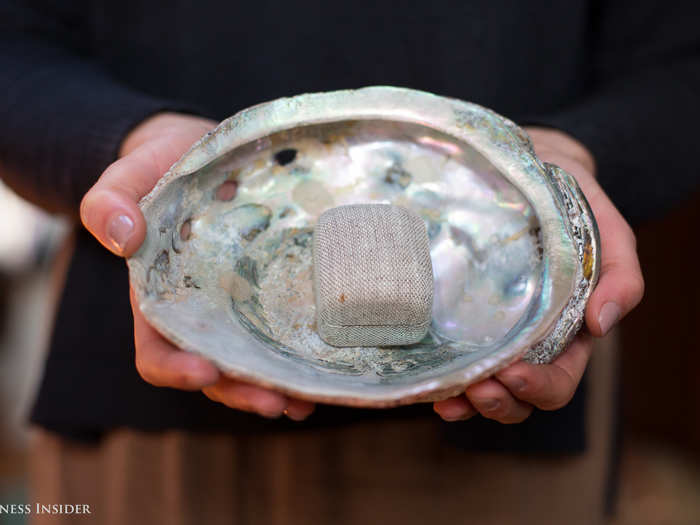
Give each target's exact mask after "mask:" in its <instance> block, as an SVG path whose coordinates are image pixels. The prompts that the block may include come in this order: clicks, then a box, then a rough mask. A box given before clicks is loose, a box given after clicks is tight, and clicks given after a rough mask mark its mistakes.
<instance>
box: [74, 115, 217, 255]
mask: <svg viewBox="0 0 700 525" xmlns="http://www.w3.org/2000/svg"><path fill="white" fill-rule="evenodd" d="M205 131H206V130H205V129H203V128H202V126H201V125H199V126H193V127H185V128H183V129H179V130H177V131H176V132H172V131H171V132H169V133H166V134H163V135H160V136H153V137H152V138H150V139H149V140H148V141H146V142H144V143H142V144H141V145H139V146H138V147H136V148H135V149H134V150H133V151H131V152H130V153H128V154H127V155H125V156H124V157H122V158H120V159H119V160H117V161H115V162H114V163H113V164H111V165H110V166H109V167H108V168H107V169H106V170H105V171H104V173H103V174H102V175H101V176H100V178H99V179H98V181H97V182H96V183H95V185H94V186H93V187H92V188H91V189H90V191H88V192H87V193H86V194H85V197H83V201H82V203H81V205H80V219H81V221H82V223H83V225H84V226H85V228H87V230H88V231H89V232H90V233H92V235H94V236H95V238H96V239H97V240H98V241H100V243H101V244H102V245H103V246H104V247H105V248H107V249H108V250H110V251H111V252H112V253H114V254H115V255H119V256H121V257H129V256H130V255H131V254H133V253H134V252H135V251H136V250H138V248H139V247H140V246H141V243H142V242H143V240H144V238H145V236H146V221H145V219H144V217H143V214H142V213H141V210H140V209H139V207H138V202H139V201H140V200H141V198H143V197H144V196H145V195H147V194H148V192H150V191H151V189H153V186H155V184H156V182H157V181H158V180H159V179H160V178H161V177H162V176H163V174H164V173H165V172H166V171H167V170H168V168H169V167H170V166H171V165H172V164H173V163H175V162H176V161H177V160H178V159H179V158H180V157H181V156H182V154H183V153H184V152H185V151H187V149H188V148H189V147H190V145H191V144H192V143H193V142H194V141H195V140H197V139H198V138H199V137H200V136H201V135H202V134H203V133H204V132H205Z"/></svg>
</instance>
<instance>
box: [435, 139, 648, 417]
mask: <svg viewBox="0 0 700 525" xmlns="http://www.w3.org/2000/svg"><path fill="white" fill-rule="evenodd" d="M527 132H528V134H529V135H530V138H531V139H532V142H533V144H534V146H535V152H536V153H537V156H538V157H539V158H540V159H542V160H544V161H547V162H550V163H552V164H556V165H557V166H559V167H561V168H563V169H564V170H565V171H567V172H568V173H570V174H571V175H573V176H574V178H575V179H576V180H577V182H578V184H579V186H580V187H581V189H582V190H583V193H584V195H585V196H586V199H588V202H589V204H590V206H591V209H592V210H593V214H594V216H595V218H596V221H597V222H598V227H599V229H600V244H601V246H600V254H601V269H600V278H599V281H598V285H597V286H596V288H595V290H594V291H593V293H592V294H591V297H590V300H589V301H588V305H587V306H586V312H585V321H586V327H587V328H588V332H589V333H590V334H592V335H593V336H596V337H602V336H604V335H605V334H606V333H608V332H609V331H610V329H611V328H612V327H613V326H614V325H615V324H616V323H617V322H618V321H619V320H620V319H622V318H623V317H624V316H625V315H626V314H627V313H628V312H629V311H630V310H632V309H633V308H634V307H635V306H637V304H638V303H639V301H641V299H642V295H643V293H644V280H643V278H642V272H641V269H640V267H639V260H638V259H637V250H636V240H635V237H634V233H633V232H632V229H631V228H630V227H629V225H628V224H627V222H626V221H625V219H624V218H623V217H622V215H620V213H619V212H618V211H617V209H616V208H615V206H614V205H613V203H612V202H611V201H610V199H609V198H608V197H607V195H606V194H605V192H603V189H602V188H601V187H600V186H599V185H598V182H597V181H596V179H595V163H594V160H593V157H592V156H591V154H590V153H589V152H588V150H586V148H585V147H584V146H583V145H582V144H580V143H579V142H577V141H576V140H574V139H573V138H571V137H570V136H568V135H566V134H565V133H563V132H561V131H557V130H553V129H545V128H528V129H527ZM592 348H593V342H592V339H591V337H590V335H589V334H585V333H580V334H579V335H577V336H576V338H575V339H574V341H573V342H572V343H571V345H569V347H568V348H567V349H566V350H565V351H564V352H562V353H561V354H560V355H559V356H558V357H557V358H556V359H555V360H554V361H552V363H550V364H547V365H533V364H529V363H526V362H524V361H519V362H517V363H515V364H513V365H511V366H509V367H507V368H505V369H503V370H501V371H500V372H498V373H496V375H495V376H494V377H492V378H489V379H486V380H484V381H480V382H479V383H476V384H473V385H471V386H469V387H467V389H466V391H465V393H464V394H463V395H460V396H458V397H453V398H450V399H447V400H445V401H439V402H436V403H434V405H433V408H434V410H435V412H437V413H438V414H439V415H440V417H442V418H443V419H444V420H446V421H457V420H465V419H469V418H470V417H472V416H474V415H476V414H477V413H480V414H481V415H483V416H484V417H486V418H489V419H494V420H496V421H499V422H501V423H520V422H521V421H524V420H525V419H527V417H528V416H529V415H530V414H531V413H532V411H533V409H534V408H535V407H537V408H539V409H541V410H556V409H559V408H561V407H563V406H564V405H566V404H567V403H568V402H569V401H570V400H571V398H572V397H573V395H574V392H575V391H576V388H577V386H578V384H579V382H580V380H581V377H582V376H583V372H584V370H585V368H586V365H587V363H588V360H589V358H590V356H591V351H592Z"/></svg>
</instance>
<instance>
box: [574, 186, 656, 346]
mask: <svg viewBox="0 0 700 525" xmlns="http://www.w3.org/2000/svg"><path fill="white" fill-rule="evenodd" d="M589 202H590V203H591V207H592V208H593V209H594V213H595V216H596V220H597V222H598V226H599V229H600V243H601V246H600V251H601V265H600V278H599V279H598V284H597V285H596V288H595V290H594V291H593V293H592V294H591V298H590V300H589V301H588V305H587V307H586V325H587V326H588V328H589V330H590V332H591V333H592V334H593V335H595V336H603V335H605V334H606V333H607V332H608V331H609V330H610V329H611V328H612V327H613V326H614V325H615V324H616V323H617V322H618V321H619V320H620V319H622V318H623V317H624V316H625V315H627V313H629V312H630V310H632V309H633V308H634V307H635V306H637V304H639V302H640V301H641V299H642V296H643V294H644V278H643V277H642V271H641V268H640V265H639V259H638V258H637V245H636V240H635V236H634V233H633V231H632V229H631V228H630V227H629V225H628V224H627V222H626V221H625V220H624V218H623V217H622V215H620V213H619V212H618V211H617V209H616V208H615V207H614V206H613V204H612V203H611V202H610V200H609V199H608V197H607V196H606V195H605V194H604V193H603V192H602V191H600V192H599V193H598V194H596V195H595V196H594V197H593V198H592V199H591V200H590V201H589Z"/></svg>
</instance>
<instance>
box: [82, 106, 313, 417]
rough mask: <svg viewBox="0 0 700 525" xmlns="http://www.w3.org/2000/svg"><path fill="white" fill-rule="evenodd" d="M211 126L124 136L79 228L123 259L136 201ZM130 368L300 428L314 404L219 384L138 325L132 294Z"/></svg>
mask: <svg viewBox="0 0 700 525" xmlns="http://www.w3.org/2000/svg"><path fill="white" fill-rule="evenodd" d="M215 125H216V123H215V122H213V121H210V120H206V119H203V118H198V117H194V116H189V115H179V114H175V113H159V114H157V115H155V116H153V117H151V118H149V119H147V120H145V121H144V122H142V123H141V124H140V125H139V126H137V127H136V128H135V129H134V130H133V131H132V132H131V133H129V134H128V135H127V137H126V138H125V140H124V142H123V143H122V145H121V148H120V151H119V159H118V160H117V161H116V162H114V163H113V164H111V165H110V166H109V167H108V168H107V169H106V170H105V171H104V173H102V175H101V176H100V178H99V179H98V181H97V182H96V183H95V185H94V186H93V187H92V188H91V189H90V191H88V192H87V193H86V194H85V197H84V198H83V201H82V203H81V206H80V217H81V220H82V222H83V225H84V226H85V227H86V228H87V229H88V230H89V231H90V233H92V234H93V235H94V236H95V237H96V238H97V240H98V241H100V243H102V245H103V246H104V247H105V248H107V249H108V250H110V251H111V252H112V253H114V254H116V255H119V256H121V257H129V256H130V255H131V254H133V253H134V252H135V251H136V250H138V248H139V246H141V243H142V242H143V240H144V238H145V236H146V221H145V219H144V217H143V215H142V213H141V210H140V209H139V207H138V202H139V200H140V199H141V198H142V197H143V196H145V195H146V194H147V193H148V192H150V191H151V189H152V188H153V186H154V185H155V184H156V182H157V181H158V180H159V179H160V178H161V177H162V176H163V174H164V173H165V172H166V171H167V170H168V168H169V167H170V166H171V165H172V164H173V163H174V162H175V161H177V160H178V159H179V158H180V157H181V156H182V154H183V153H185V151H187V150H188V149H189V147H190V146H191V145H192V144H193V143H194V142H195V141H196V140H197V139H199V138H200V137H201V136H202V135H204V134H205V133H206V132H207V131H209V130H211V129H212V128H213V127H214V126H215ZM131 309H132V311H133V314H134V338H135V343H136V356H135V360H136V368H137V370H138V372H139V374H140V375H141V377H142V378H143V379H144V380H146V381H147V382H149V383H151V384H153V385H155V386H164V387H171V388H178V389H182V390H202V392H204V394H205V395H207V396H208V397H209V398H210V399H212V400H214V401H218V402H220V403H223V404H224V405H226V406H229V407H231V408H235V409H238V410H245V411H248V412H255V413H257V414H260V415H262V416H266V417H279V416H281V415H282V414H283V413H284V414H286V415H287V416H288V417H289V418H290V419H294V420H302V419H305V418H306V417H308V416H309V415H310V414H311V413H312V412H313V410H314V404H313V403H309V402H307V401H302V400H297V399H292V398H289V397H287V396H285V395H283V394H281V393H279V392H275V391H272V390H268V389H265V388H261V387H258V386H255V385H252V384H248V383H244V382H241V381H237V380H234V379H231V378H228V377H225V376H224V375H223V374H221V373H220V372H219V370H218V369H217V368H216V367H215V366H214V365H213V364H212V363H210V362H209V361H207V360H206V359H204V358H202V357H200V356H197V355H194V354H191V353H189V352H183V351H181V350H180V349H178V348H176V347H175V346H173V345H172V344H170V342H168V341H167V340H166V339H165V338H163V336H161V335H160V333H158V332H157V331H156V330H155V329H154V328H152V327H151V326H150V325H149V324H148V323H147V322H146V319H145V318H144V317H143V314H142V313H141V310H140V308H139V307H138V304H136V300H135V298H134V294H133V290H132V291H131Z"/></svg>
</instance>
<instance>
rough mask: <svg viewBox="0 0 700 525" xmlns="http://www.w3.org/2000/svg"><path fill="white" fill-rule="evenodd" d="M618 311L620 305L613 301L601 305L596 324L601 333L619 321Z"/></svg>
mask: <svg viewBox="0 0 700 525" xmlns="http://www.w3.org/2000/svg"><path fill="white" fill-rule="evenodd" d="M620 313H621V310H620V307H619V306H617V304H615V303H613V302H609V303H605V304H604V305H603V307H602V308H601V309H600V314H599V315H598V325H600V331H601V332H602V334H603V335H605V334H607V333H608V332H609V331H610V329H611V328H612V327H613V326H614V325H615V323H617V321H619V319H620Z"/></svg>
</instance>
